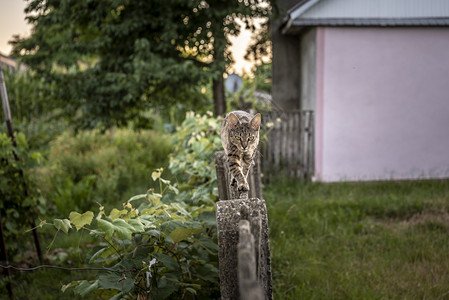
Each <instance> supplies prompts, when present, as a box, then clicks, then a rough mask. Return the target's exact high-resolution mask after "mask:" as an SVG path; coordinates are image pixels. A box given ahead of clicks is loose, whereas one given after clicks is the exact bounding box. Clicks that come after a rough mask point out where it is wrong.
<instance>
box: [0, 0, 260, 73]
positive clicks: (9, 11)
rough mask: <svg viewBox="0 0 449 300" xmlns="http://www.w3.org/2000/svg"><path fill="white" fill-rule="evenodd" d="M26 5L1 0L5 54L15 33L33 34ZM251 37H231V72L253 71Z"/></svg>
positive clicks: (0, 28) (1, 37) (1, 38)
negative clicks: (247, 54) (249, 48)
mask: <svg viewBox="0 0 449 300" xmlns="http://www.w3.org/2000/svg"><path fill="white" fill-rule="evenodd" d="M26 5H27V3H26V2H25V1H23V0H0V53H2V54H4V55H8V54H9V53H10V51H11V46H10V45H9V44H8V41H9V40H11V39H12V37H13V35H16V34H18V35H20V36H23V37H26V36H29V35H30V34H31V25H29V24H28V23H27V22H26V21H25V13H24V9H25V7H26ZM250 38H251V32H250V31H248V30H244V31H242V32H241V33H240V35H239V36H238V37H232V38H230V40H231V43H232V46H231V52H232V54H233V56H234V60H235V64H234V65H233V66H232V67H231V70H230V71H231V72H235V73H237V74H239V75H243V73H249V72H250V71H251V68H252V66H253V64H252V63H251V62H249V61H246V60H245V59H244V58H243V57H244V56H245V52H246V47H247V45H248V43H249V40H250Z"/></svg>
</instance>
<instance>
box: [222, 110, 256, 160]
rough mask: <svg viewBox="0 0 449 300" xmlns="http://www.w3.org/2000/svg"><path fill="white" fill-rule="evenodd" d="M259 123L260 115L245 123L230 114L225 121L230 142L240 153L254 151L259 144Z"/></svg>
mask: <svg viewBox="0 0 449 300" xmlns="http://www.w3.org/2000/svg"><path fill="white" fill-rule="evenodd" d="M260 121H261V116H260V114H256V115H255V116H254V117H252V119H251V120H249V122H245V121H240V120H239V118H238V117H237V116H236V115H235V114H233V113H230V114H229V115H228V120H227V123H228V127H229V139H230V142H231V143H232V144H234V145H235V146H237V149H239V150H240V151H242V152H247V151H251V150H254V149H255V148H256V147H257V145H258V143H259V130H260Z"/></svg>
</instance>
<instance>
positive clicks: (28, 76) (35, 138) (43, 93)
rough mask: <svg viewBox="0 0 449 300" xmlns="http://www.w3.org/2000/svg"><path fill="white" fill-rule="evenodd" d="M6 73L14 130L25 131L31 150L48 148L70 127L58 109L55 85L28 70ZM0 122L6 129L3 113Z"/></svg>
mask: <svg viewBox="0 0 449 300" xmlns="http://www.w3.org/2000/svg"><path fill="white" fill-rule="evenodd" d="M3 73H4V78H5V85H6V90H7V94H8V99H9V106H10V110H11V116H12V123H13V125H14V126H13V127H14V129H15V130H17V131H19V132H23V133H24V134H25V136H26V138H27V141H28V144H29V146H30V149H36V150H39V151H45V147H46V146H47V144H48V143H49V141H51V140H52V139H53V138H55V137H56V136H57V135H58V134H60V133H61V132H62V131H63V130H64V129H65V128H67V123H66V121H65V120H64V119H62V118H61V111H60V110H59V109H57V108H58V107H60V106H61V103H60V100H59V99H58V98H57V95H56V90H57V88H56V86H54V85H53V84H51V83H50V82H47V81H45V80H44V79H43V78H41V77H39V75H36V74H34V73H33V72H31V71H29V70H22V71H20V72H19V71H9V70H7V69H6V70H3ZM0 122H1V123H2V131H3V132H6V131H7V129H6V124H5V119H4V115H3V114H0Z"/></svg>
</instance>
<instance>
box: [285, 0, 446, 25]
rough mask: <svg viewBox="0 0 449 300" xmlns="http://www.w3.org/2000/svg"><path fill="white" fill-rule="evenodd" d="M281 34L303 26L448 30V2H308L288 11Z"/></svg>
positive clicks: (387, 0)
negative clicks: (429, 27)
mask: <svg viewBox="0 0 449 300" xmlns="http://www.w3.org/2000/svg"><path fill="white" fill-rule="evenodd" d="M285 23H286V25H285V27H284V29H283V32H284V33H292V32H295V31H297V30H298V29H299V28H296V30H295V28H292V27H303V26H319V25H321V26H449V0H308V1H301V2H299V3H298V4H297V5H296V6H294V7H293V8H292V9H290V10H289V11H288V14H287V18H286V20H285Z"/></svg>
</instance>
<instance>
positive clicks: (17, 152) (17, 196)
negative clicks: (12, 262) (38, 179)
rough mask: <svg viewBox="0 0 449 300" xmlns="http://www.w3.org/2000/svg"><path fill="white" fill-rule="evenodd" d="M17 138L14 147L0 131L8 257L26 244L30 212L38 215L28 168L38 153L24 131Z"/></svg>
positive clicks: (0, 191)
mask: <svg viewBox="0 0 449 300" xmlns="http://www.w3.org/2000/svg"><path fill="white" fill-rule="evenodd" d="M16 141H17V145H16V146H15V147H14V146H13V143H12V141H11V139H10V138H9V137H8V136H7V135H6V134H5V133H1V132H0V198H1V201H0V213H1V215H2V219H3V227H4V234H5V239H6V240H7V242H6V246H7V251H8V253H9V255H10V257H14V255H15V254H17V252H18V251H19V250H24V249H26V248H27V247H28V246H29V245H27V243H26V241H28V240H29V239H28V238H27V237H29V238H31V235H28V234H27V235H25V234H24V231H25V229H27V228H29V227H31V224H32V220H33V219H32V218H33V215H34V216H37V210H36V208H37V202H38V201H37V198H38V197H37V196H38V191H37V188H36V185H35V183H34V181H33V180H32V178H31V177H30V176H29V172H28V171H29V169H30V168H32V167H33V166H34V165H35V164H36V162H37V161H39V160H40V159H41V154H40V153H38V152H30V151H29V148H28V143H27V141H26V139H25V135H24V134H22V133H19V134H17V135H16ZM41 204H42V203H41ZM41 208H42V206H41Z"/></svg>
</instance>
